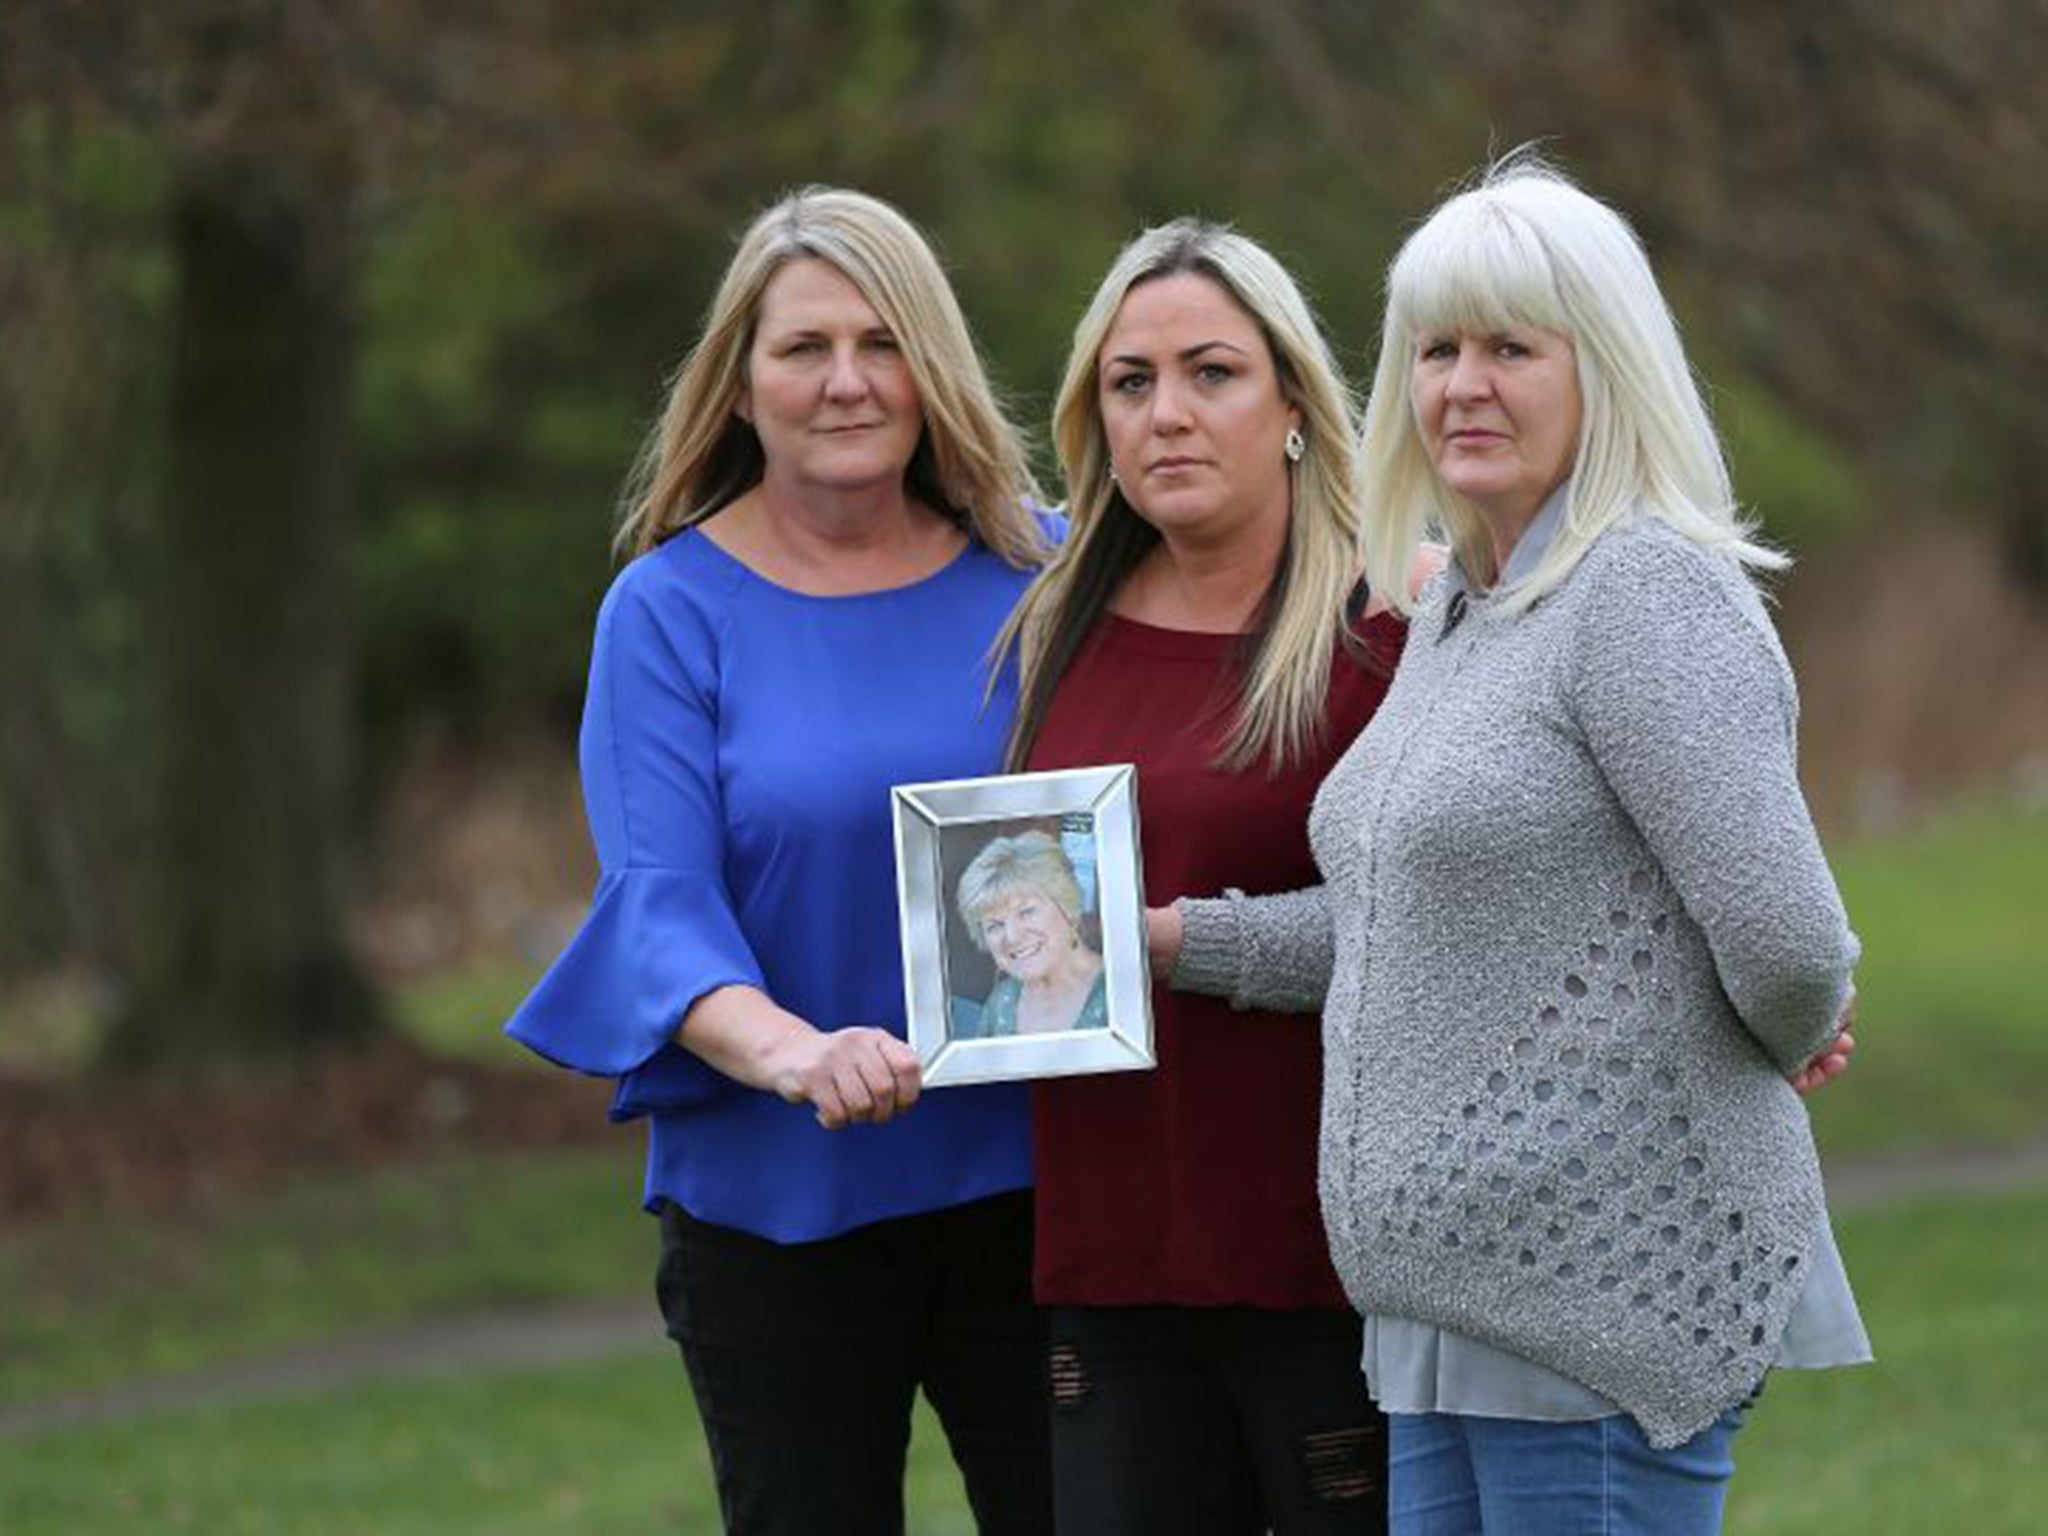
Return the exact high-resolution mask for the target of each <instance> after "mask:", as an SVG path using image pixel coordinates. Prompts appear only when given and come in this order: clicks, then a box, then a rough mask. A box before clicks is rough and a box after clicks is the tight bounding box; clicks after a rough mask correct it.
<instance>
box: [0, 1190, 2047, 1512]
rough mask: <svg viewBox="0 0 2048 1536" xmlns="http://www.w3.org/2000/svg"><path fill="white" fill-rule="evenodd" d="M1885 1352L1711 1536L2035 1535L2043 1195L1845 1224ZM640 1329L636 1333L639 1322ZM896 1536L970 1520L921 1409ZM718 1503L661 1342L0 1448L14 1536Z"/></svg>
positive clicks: (3, 1499)
mask: <svg viewBox="0 0 2048 1536" xmlns="http://www.w3.org/2000/svg"><path fill="white" fill-rule="evenodd" d="M1841 1239H1842V1247H1843V1250H1844V1253H1845V1255H1846V1257H1847V1260H1848V1264H1849V1267H1850V1269H1851V1271H1852V1272H1853V1273H1854V1274H1855V1275H1856V1277H1857V1283H1858V1286H1859V1289H1860V1291H1861V1295H1862V1301H1863V1305H1864V1310H1865V1314H1866V1316H1867V1318H1868V1321H1869V1323H1870V1327H1871V1332H1872V1334H1873V1336H1874V1337H1875V1339H1876V1342H1877V1347H1878V1351H1879V1353H1880V1355H1881V1357H1882V1361H1881V1363H1880V1364H1879V1365H1877V1366H1875V1367H1871V1368H1868V1369H1864V1370H1856V1371H1837V1372H1826V1373H1815V1374H1803V1373H1781V1374H1780V1375H1779V1376H1777V1377H1775V1378H1774V1379H1773V1381H1772V1383H1771V1387H1770V1390H1769V1391H1768V1392H1767V1393H1766V1395H1765V1397H1764V1400H1763V1402H1762V1403H1761V1404H1760V1405H1759V1407H1758V1409H1757V1411H1756V1414H1755V1416H1754V1417H1753V1419H1752V1420H1751V1424H1750V1427H1749V1428H1748V1429H1747V1430H1745V1432H1744V1434H1743V1436H1742V1439H1741V1440H1740V1441H1739V1442H1738V1445H1737V1459H1738V1463H1739V1466H1740V1471H1739V1472H1738V1475H1737V1477H1736V1482H1735V1491H1734V1494H1733V1497H1732V1500H1731V1505H1730V1514H1729V1521H1728V1529H1729V1530H1730V1531H1731V1532H1737V1533H1744V1536H1769V1533H1786V1536H1792V1533H1798V1536H1811V1533H1815V1532H1827V1531H1853V1532H1855V1533H1857V1536H1894V1533H1896V1536H1921V1533H1926V1532H1948V1531H1968V1532H1971V1533H1972V1536H2021V1533H2031V1532H2035V1531H2038V1530H2040V1529H2041V1528H2042V1527H2041V1508H2042V1505H2043V1502H2044V1500H2048V1394H2043V1393H2042V1392H2041V1391H2040V1390H2039V1385H2038V1381H2037V1379H2036V1370H2037V1367H2038V1362H2039V1361H2041V1360H2042V1359H2043V1358H2048V1309H2044V1308H2043V1307H2042V1306H2041V1304H2040V1276H2041V1275H2042V1274H2044V1273H2048V1190H2039V1189H2037V1190H2031V1191H2025V1192H2020V1193H2015V1194H2011V1195H2004V1196H1998V1197H1993V1198H1986V1199H1979V1200H1972V1201H1967V1202H1963V1201H1951V1202H1945V1203H1940V1204H1923V1205H1917V1206H1913V1207H1910V1208H1901V1209H1897V1210H1892V1211H1882V1212H1874V1213H1870V1214H1866V1215H1863V1216H1859V1217H1857V1218H1855V1219H1852V1220H1849V1221H1845V1222H1843V1223H1842V1224H1841ZM650 1330H651V1322H650ZM908 1505H909V1509H910V1512H911V1529H912V1530H913V1531H914V1532H923V1533H928V1536H941V1533H955V1532H966V1531H969V1530H971V1529H972V1527H971V1524H970V1523H969V1520H968V1517H967V1514H966V1511H965V1506H964V1503H963V1501H962V1498H961V1494H960V1489H959V1481H958V1478H957V1476H956V1475H955V1474H954V1473H953V1471H952V1469H951V1467H950V1465H949V1464H948V1462H947V1459H946V1457H945V1454H944V1451H943V1449H942V1447H941V1445H940V1444H939V1441H938V1438H937V1436H936V1434H935V1432H934V1430H933V1428H932V1426H931V1423H930V1421H929V1419H928V1418H926V1419H924V1420H921V1422H920V1425H919V1431H918V1435H917V1439H916V1442H915V1444H914V1447H913V1452H912V1475H911V1479H910V1487H909V1493H908ZM712 1507H713V1506H712V1495H711V1492H710V1489H709V1486H708V1472H707V1468H706V1463H705V1458H704V1452H703V1446H702V1443H701V1441H700V1440H699V1438H698V1436H697V1431H696V1426H695V1423H694V1418H693V1415H692V1413H691V1410H690V1408H689V1404H688V1397H687V1392H686V1389H685V1387H684V1383H683V1378H682V1373H681V1369H680V1367H679V1366H678V1365H677V1364H676V1362H675V1359H674V1357H673V1355H672V1354H670V1353H669V1352H668V1351H667V1349H666V1348H665V1347H664V1346H661V1345H660V1341H659V1340H658V1338H657V1339H652V1340H651V1341H650V1345H649V1348H648V1350H647V1351H646V1352H645V1353H640V1352H635V1353H633V1354H632V1355H630V1356H629V1357H627V1358H623V1359H619V1360H614V1361H609V1362H600V1363H595V1364H591V1365H585V1366H578V1367H575V1368H573V1369H558V1370H548V1371H519V1372H507V1373H503V1374H495V1375H491V1374H486V1375H481V1376H476V1377H471V1378H467V1379H459V1380H432V1381H422V1382H411V1383H402V1384H401V1383H385V1384H381V1385H376V1386H369V1387H360V1388H356V1389H353V1390H349V1391H344V1392H339V1393H335V1394H332V1395H328V1396H307V1397H299V1398H287V1399H284V1400H281V1401H277V1402H271V1403H266V1404H262V1405H257V1406H245V1407H237V1408H231V1409H214V1410H206V1411H192V1412H184V1413H177V1414H168V1415H162V1416H157V1417H153V1418H149V1419H144V1420H139V1421H136V1422H132V1423H129V1424H125V1425H120V1426H112V1427H103V1428H96V1429H90V1430H73V1431H66V1432H62V1433H54V1434H50V1435H46V1436H42V1437H39V1438H35V1439H30V1440H26V1441H14V1442H10V1443H0V1530H5V1531H7V1532H9V1533H10V1536H58V1533H62V1536H96V1533H102V1532H104V1533H109V1536H111V1533H123V1536H125V1533H127V1532H132V1531H137V1530H147V1531H151V1532H181V1531H191V1532H206V1533H209V1536H234V1533H243V1532H246V1533H252V1536H253V1533H262V1536H327V1533H333V1536H342V1533H350V1536H353V1533H356V1532H361V1531H377V1532H379V1533H382V1536H408V1533H413V1532H419V1533H428V1532H432V1533H437V1536H464V1533H471V1532H474V1533H479V1536H481V1533H486V1532H489V1533H494V1536H524V1533H532V1536H543V1533H564V1536H566V1533H570V1532H577V1533H590V1532H600V1533H602V1532H613V1531H619V1532H624V1531H655V1530H668V1531H678V1530H680V1531H698V1530H709V1529H714V1528H715V1524H714V1519H713V1515H712Z"/></svg>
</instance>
